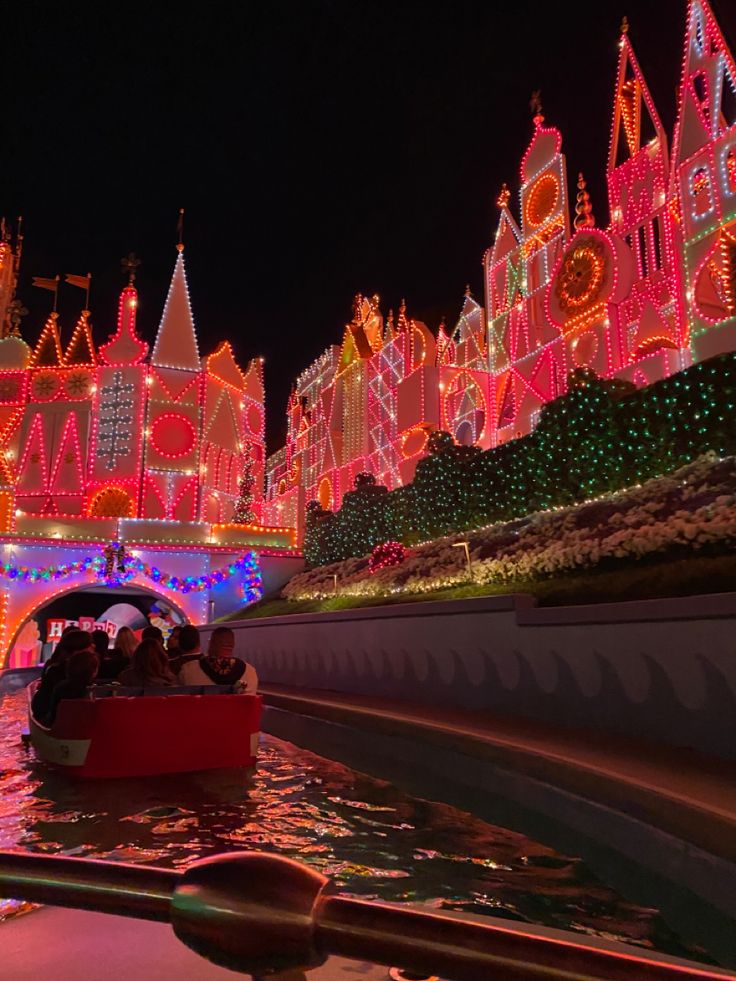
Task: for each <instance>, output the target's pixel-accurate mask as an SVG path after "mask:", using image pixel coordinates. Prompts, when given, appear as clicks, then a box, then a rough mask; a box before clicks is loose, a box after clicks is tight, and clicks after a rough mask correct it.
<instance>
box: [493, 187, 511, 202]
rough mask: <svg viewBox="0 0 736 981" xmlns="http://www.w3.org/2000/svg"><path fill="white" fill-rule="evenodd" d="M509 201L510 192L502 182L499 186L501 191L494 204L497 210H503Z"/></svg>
mask: <svg viewBox="0 0 736 981" xmlns="http://www.w3.org/2000/svg"><path fill="white" fill-rule="evenodd" d="M510 200H511V191H510V190H509V186H508V184H507V183H506V182H505V181H504V182H503V184H502V185H501V190H500V191H499V192H498V197H497V198H496V204H497V206H498V207H499V208H505V207H506V206H507V205H508V203H509V201H510Z"/></svg>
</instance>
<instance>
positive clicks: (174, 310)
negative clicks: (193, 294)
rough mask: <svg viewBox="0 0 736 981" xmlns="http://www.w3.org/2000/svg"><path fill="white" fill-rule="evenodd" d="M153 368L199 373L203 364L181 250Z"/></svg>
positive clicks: (162, 318)
mask: <svg viewBox="0 0 736 981" xmlns="http://www.w3.org/2000/svg"><path fill="white" fill-rule="evenodd" d="M151 364H153V365H157V366H158V367H161V368H179V369H181V370H183V371H199V369H200V360H199V350H198V347H197V335H196V334H195V332H194V318H193V317H192V308H191V306H190V305H189V289H188V288H187V277H186V272H185V271H184V254H183V252H182V251H181V249H180V250H179V254H178V255H177V257H176V265H175V266H174V275H173V276H172V278H171V285H170V286H169V293H168V296H167V297H166V305H165V306H164V312H163V316H162V317H161V324H160V326H159V328H158V334H157V335H156V342H155V344H154V345H153V353H152V355H151Z"/></svg>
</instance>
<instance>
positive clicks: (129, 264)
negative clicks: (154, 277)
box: [120, 252, 141, 286]
mask: <svg viewBox="0 0 736 981" xmlns="http://www.w3.org/2000/svg"><path fill="white" fill-rule="evenodd" d="M140 264H141V260H140V259H139V258H138V256H137V255H136V254H135V252H129V253H128V254H127V256H126V257H125V258H124V259H121V260H120V267H121V269H122V270H123V273H124V274H126V275H127V276H128V286H132V285H133V283H134V282H135V271H136V269H137V268H138V266H140Z"/></svg>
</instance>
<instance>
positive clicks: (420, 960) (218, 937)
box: [0, 852, 728, 981]
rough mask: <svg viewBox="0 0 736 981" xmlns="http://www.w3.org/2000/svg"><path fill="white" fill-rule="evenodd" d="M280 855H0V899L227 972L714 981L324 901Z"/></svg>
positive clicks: (701, 971) (495, 929)
mask: <svg viewBox="0 0 736 981" xmlns="http://www.w3.org/2000/svg"><path fill="white" fill-rule="evenodd" d="M330 888H331V887H330V883H329V881H328V880H327V879H326V878H325V877H324V876H322V875H320V874H319V873H318V872H316V871H314V870H313V869H310V868H307V867H305V866H302V865H299V864H298V863H296V862H293V861H291V860H290V859H287V858H282V857H280V856H277V855H267V854H262V853H259V852H241V853H237V854H230V855H219V856H216V857H214V858H209V859H204V860H202V861H199V862H195V863H194V864H193V865H191V866H190V867H189V868H188V869H187V870H186V871H184V872H181V871H174V870H171V869H159V868H150V867H147V866H141V865H121V864H117V863H110V862H97V861H92V860H90V859H81V858H63V857H53V856H47V855H29V854H25V853H19V852H0V895H5V896H12V897H13V898H14V899H22V900H26V901H28V902H34V903H49V904H51V905H54V906H66V907H71V908H74V909H89V910H97V911H99V912H103V913H116V914H118V915H123V916H132V917H137V918H139V919H147V920H159V921H161V922H165V923H171V924H172V926H173V928H174V932H175V933H176V935H177V937H178V938H179V939H180V940H181V941H182V942H183V943H185V944H186V945H187V946H188V947H191V948H192V949H193V950H195V951H197V952H198V953H199V954H201V955H202V956H203V957H206V958H207V959H208V960H210V961H213V962H214V963H216V964H220V965H222V966H224V967H228V968H231V969H232V970H237V971H242V972H244V973H248V974H255V975H262V974H268V973H272V972H276V971H282V970H286V969H288V968H297V967H301V968H305V969H306V968H309V967H316V966H317V965H319V964H321V963H323V962H324V961H325V959H326V958H327V957H328V956H329V955H330V954H340V955H342V956H344V957H349V958H355V959H358V960H367V961H372V962H374V963H376V964H386V965H393V964H399V965H401V966H402V967H403V968H405V969H408V970H410V971H412V972H416V973H418V974H421V973H426V974H437V975H441V976H444V977H447V978H452V979H456V981H492V979H494V978H499V979H501V978H503V979H504V981H514V979H526V981H528V979H533V978H550V977H552V978H557V979H569V981H589V979H600V981H617V979H619V978H621V979H624V978H625V979H627V981H632V979H639V981H649V979H660V978H661V979H670V981H674V979H679V978H701V979H702V978H712V979H715V978H720V979H723V978H724V977H727V976H728V975H726V974H724V973H723V972H712V971H709V970H708V969H707V968H698V967H696V966H695V965H692V966H690V965H686V964H678V963H671V962H667V961H659V960H657V959H656V958H652V957H649V956H647V955H643V956H637V954H635V953H633V952H632V953H628V952H626V953H624V952H622V951H620V950H606V949H602V948H597V947H594V946H590V945H586V944H585V943H584V942H577V941H576V940H573V939H570V940H569V941H568V940H560V939H558V938H555V937H547V936H544V935H539V934H534V933H531V932H529V933H525V932H524V931H523V930H519V929H518V928H517V927H516V926H514V927H509V928H504V927H501V926H498V925H497V924H495V923H479V922H475V921H468V920H463V919H460V918H457V917H449V916H442V915H440V914H436V913H431V912H425V911H423V910H416V909H402V908H400V907H396V906H388V905H385V904H382V903H375V902H363V901H360V900H356V899H347V898H343V897H340V896H336V895H331V894H330Z"/></svg>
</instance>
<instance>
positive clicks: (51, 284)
mask: <svg viewBox="0 0 736 981" xmlns="http://www.w3.org/2000/svg"><path fill="white" fill-rule="evenodd" d="M33 285H34V286H38V288H39V289H42V290H51V292H52V293H55V292H56V291H57V289H58V288H59V277H58V276H57V277H56V278H55V279H44V278H43V277H42V276H34V277H33Z"/></svg>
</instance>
